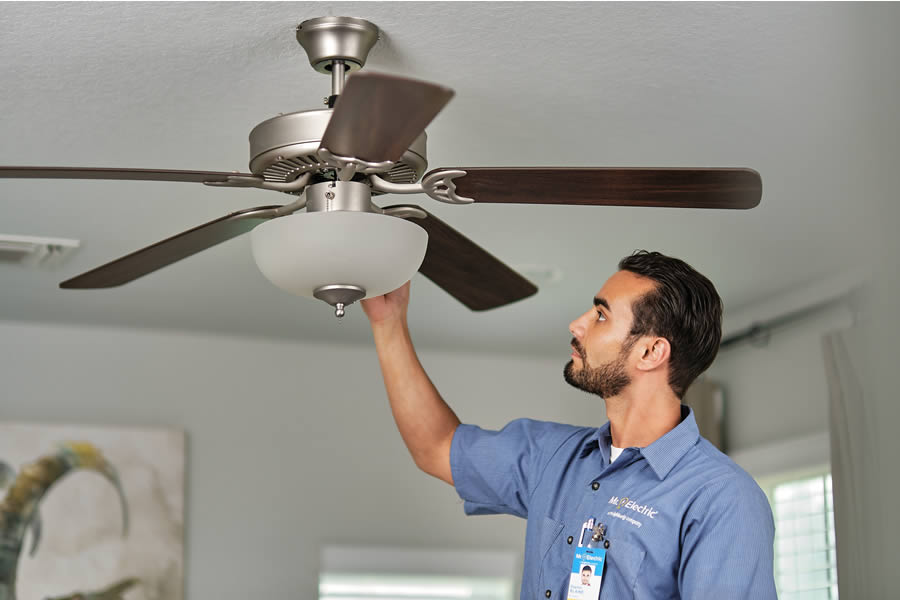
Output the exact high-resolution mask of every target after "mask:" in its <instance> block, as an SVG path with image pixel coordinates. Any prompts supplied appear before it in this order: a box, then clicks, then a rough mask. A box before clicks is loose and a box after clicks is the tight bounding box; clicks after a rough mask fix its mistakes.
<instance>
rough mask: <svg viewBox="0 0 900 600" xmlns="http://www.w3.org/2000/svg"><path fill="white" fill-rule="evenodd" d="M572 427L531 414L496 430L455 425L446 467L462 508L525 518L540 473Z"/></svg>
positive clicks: (566, 437) (468, 510)
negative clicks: (527, 417) (540, 419)
mask: <svg viewBox="0 0 900 600" xmlns="http://www.w3.org/2000/svg"><path fill="white" fill-rule="evenodd" d="M576 430H577V428H575V427H572V426H568V425H561V424H558V423H547V422H542V421H534V420H531V419H517V420H515V421H512V422H511V423H509V424H508V425H507V426H506V427H504V428H503V429H501V430H500V431H489V430H485V429H481V428H480V427H476V426H474V425H459V426H458V427H457V428H456V432H455V433H454V435H453V442H452V444H451V446H450V468H451V470H452V473H453V484H454V486H455V487H456V493H457V494H459V497H460V498H462V499H463V500H464V502H465V503H464V506H463V509H464V510H465V512H466V514H467V515H485V514H509V515H515V516H517V517H522V518H526V517H527V516H528V507H529V504H530V500H531V495H532V493H533V491H534V487H535V486H536V485H537V481H538V479H539V478H540V474H541V473H542V472H543V469H544V468H545V467H546V465H547V463H548V462H549V460H550V457H551V456H552V455H553V453H554V452H555V451H556V450H557V449H558V448H559V447H560V445H561V444H562V443H563V441H565V440H566V439H568V438H569V437H571V436H572V434H573V432H574V431H576Z"/></svg>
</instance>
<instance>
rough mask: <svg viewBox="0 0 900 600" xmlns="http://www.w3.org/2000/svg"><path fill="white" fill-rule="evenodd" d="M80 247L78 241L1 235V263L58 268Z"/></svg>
mask: <svg viewBox="0 0 900 600" xmlns="http://www.w3.org/2000/svg"><path fill="white" fill-rule="evenodd" d="M80 245H81V242H80V241H78V240H67V239H64V238H48V237H35V236H32V235H9V234H5V233H0V263H19V264H25V265H41V266H47V267H51V266H56V265H59V264H60V263H62V261H63V260H65V259H66V258H67V257H68V256H69V255H70V254H72V252H74V251H75V249H76V248H78V247H79V246H80Z"/></svg>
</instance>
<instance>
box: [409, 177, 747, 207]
mask: <svg viewBox="0 0 900 600" xmlns="http://www.w3.org/2000/svg"><path fill="white" fill-rule="evenodd" d="M452 168H453V169H459V170H462V171H465V172H466V175H464V176H461V177H457V178H455V179H454V180H453V183H454V184H455V185H456V194H457V195H459V196H463V197H467V198H473V199H474V200H475V201H476V202H501V203H507V202H508V203H521V204H588V205H602V206H668V207H680V208H753V207H754V206H756V205H757V204H759V200H760V197H761V196H762V181H761V180H760V177H759V173H757V172H756V171H754V170H753V169H740V168H737V169H727V168H709V169H688V168H660V169H653V168H617V167H611V168H601V167H596V168H575V169H567V168H553V167H550V168H545V167H536V168H530V167H510V168H481V167H473V168H469V167H452ZM444 170H446V169H444V168H441V169H435V170H433V171H431V172H430V173H428V175H431V174H432V173H434V172H436V171H444ZM428 175H426V176H425V177H428Z"/></svg>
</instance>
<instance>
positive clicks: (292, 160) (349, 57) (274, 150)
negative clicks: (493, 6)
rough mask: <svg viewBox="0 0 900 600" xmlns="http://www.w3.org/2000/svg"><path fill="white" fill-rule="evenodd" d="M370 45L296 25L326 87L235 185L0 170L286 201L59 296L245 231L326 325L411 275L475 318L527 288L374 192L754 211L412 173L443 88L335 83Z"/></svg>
mask: <svg viewBox="0 0 900 600" xmlns="http://www.w3.org/2000/svg"><path fill="white" fill-rule="evenodd" d="M377 39H378V28H377V27H376V26H375V25H374V24H372V23H370V22H368V21H365V20H363V19H357V18H352V17H321V18H316V19H310V20H307V21H304V22H302V23H301V24H300V25H299V26H298V27H297V40H298V42H299V43H300V45H301V46H302V47H303V49H304V50H305V51H306V53H307V55H308V57H309V61H310V64H311V65H312V67H313V68H314V69H315V70H316V71H318V72H320V73H323V74H327V75H330V76H331V95H330V96H329V97H328V98H327V99H326V103H327V105H328V108H325V109H316V110H306V111H300V112H294V113H290V114H282V115H279V116H277V117H274V118H271V119H268V120H267V121H263V122H262V123H260V124H259V125H257V126H256V127H255V128H254V129H253V130H252V131H251V132H250V173H239V172H230V173H228V172H211V171H179V170H152V169H112V168H79V167H16V166H0V178H44V179H114V180H142V181H175V182H192V183H202V184H205V185H209V186H221V187H253V188H260V189H265V190H272V191H277V192H283V193H287V194H290V195H292V196H295V198H294V199H293V200H292V201H291V202H289V203H287V204H284V205H273V206H259V207H255V208H248V209H245V210H241V211H237V212H234V213H231V214H229V215H226V216H224V217H221V218H219V219H216V220H214V221H210V222H209V223H205V224H203V225H200V226H198V227H195V228H193V229H190V230H188V231H185V232H182V233H179V234H177V235H175V236H172V237H170V238H168V239H165V240H162V241H160V242H157V243H156V244H153V245H151V246H148V247H146V248H142V249H140V250H138V251H136V252H133V253H131V254H128V255H126V256H123V257H121V258H119V259H117V260H114V261H112V262H109V263H107V264H104V265H102V266H100V267H97V268H95V269H92V270H90V271H87V272H85V273H82V274H81V275H78V276H76V277H74V278H72V279H69V280H67V281H64V282H62V283H61V284H60V287H62V288H81V289H84V288H105V287H114V286H118V285H122V284H124V283H127V282H129V281H132V280H134V279H137V278H139V277H142V276H144V275H147V274H148V273H151V272H153V271H155V270H157V269H159V268H162V267H164V266H166V265H169V264H172V263H174V262H176V261H178V260H181V259H183V258H186V257H188V256H190V255H192V254H195V253H197V252H199V251H201V250H205V249H207V248H210V247H212V246H214V245H216V244H219V243H221V242H224V241H226V240H229V239H231V238H233V237H236V236H238V235H241V234H243V233H246V232H248V231H251V230H252V232H253V233H252V246H253V253H254V258H255V260H256V262H257V265H258V266H259V267H260V270H261V271H262V272H263V274H264V275H265V276H266V277H268V278H269V279H270V280H271V281H272V282H273V283H275V284H276V285H278V286H279V287H282V288H283V289H286V290H288V291H291V292H293V293H295V294H299V295H303V296H311V297H315V298H319V299H320V300H324V301H325V302H327V303H329V304H331V305H332V306H334V307H335V314H336V315H337V316H338V317H340V316H343V314H344V308H345V307H346V306H347V305H349V304H352V303H353V302H355V301H357V300H359V299H361V298H364V297H367V296H376V295H379V294H383V293H386V292H388V291H390V290H392V289H395V288H397V287H399V286H400V285H402V284H403V283H404V282H405V281H407V280H408V279H409V278H410V277H411V276H412V275H413V274H414V273H415V272H416V271H419V272H421V273H422V274H423V275H425V276H426V277H428V278H429V279H431V280H432V281H433V282H434V283H436V284H437V285H438V286H440V287H441V288H443V289H444V290H445V291H446V292H448V293H449V294H450V295H452V296H453V297H455V298H456V299H457V300H459V301H460V302H462V303H463V304H464V305H466V306H467V307H469V308H470V309H472V310H486V309H490V308H495V307H499V306H503V305H506V304H509V303H511V302H515V301H517V300H521V299H522V298H526V297H528V296H531V295H532V294H534V293H535V292H536V291H537V288H536V287H535V286H534V285H533V284H532V283H531V282H529V281H528V280H527V279H525V278H524V277H523V276H522V275H520V274H519V273H517V272H515V271H514V270H512V269H511V268H509V267H508V266H506V265H505V264H503V263H502V262H501V261H500V260H498V259H497V258H495V257H494V256H492V255H491V254H489V253H488V252H486V251H485V250H483V249H482V248H480V247H479V246H478V245H476V244H475V243H474V242H473V241H471V240H470V239H469V238H467V237H465V236H464V235H463V234H461V233H459V232H458V231H456V230H454V229H453V228H451V227H450V226H449V225H447V224H446V223H444V222H443V221H441V220H439V219H437V218H436V217H435V216H434V215H432V214H430V213H428V212H427V211H426V210H424V209H423V208H421V207H419V206H416V205H411V204H399V205H393V206H386V207H379V206H377V205H375V204H374V203H373V202H372V196H373V195H379V194H411V193H424V194H426V195H428V196H429V197H431V198H433V199H435V200H438V201H441V202H446V203H450V204H470V203H473V202H482V203H510V204H514V203H524V204H557V205H560V204H561V205H607V206H657V207H684V208H730V209H747V208H753V207H754V206H756V205H757V204H759V200H760V197H761V195H762V182H761V180H760V177H759V174H758V173H757V172H756V171H754V170H752V169H746V168H696V169H693V168H600V167H598V168H559V167H549V168H543V167H503V168H485V167H453V168H439V169H433V170H431V171H430V172H428V173H425V169H426V167H427V161H426V150H425V146H426V134H425V127H426V126H427V125H428V124H429V123H430V122H431V121H432V119H434V117H435V116H436V115H437V114H438V113H439V112H440V111H441V110H442V109H443V107H444V106H445V105H446V104H447V102H448V101H449V100H450V99H451V98H452V96H453V91H452V90H450V89H449V88H446V87H443V86H441V85H436V84H433V83H428V82H424V81H417V80H413V79H407V78H402V77H397V76H392V75H386V74H379V73H359V74H354V75H353V76H352V77H349V78H346V75H347V74H348V73H351V72H354V71H358V70H359V69H361V68H362V67H363V66H364V65H365V62H366V58H367V57H368V54H369V51H370V50H371V49H372V47H373V46H374V44H375V42H376V41H377ZM345 79H346V81H345ZM303 209H305V211H304V210H303Z"/></svg>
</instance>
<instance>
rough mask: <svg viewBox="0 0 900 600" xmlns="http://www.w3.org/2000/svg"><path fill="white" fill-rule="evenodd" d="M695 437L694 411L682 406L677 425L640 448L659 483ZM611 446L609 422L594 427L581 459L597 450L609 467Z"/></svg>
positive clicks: (697, 435)
mask: <svg viewBox="0 0 900 600" xmlns="http://www.w3.org/2000/svg"><path fill="white" fill-rule="evenodd" d="M699 438H700V431H699V429H697V421H696V420H695V419H694V411H693V410H691V408H690V407H689V406H685V405H684V404H682V405H681V422H680V423H679V424H678V425H676V426H675V427H674V428H673V429H672V430H671V431H669V432H668V433H666V434H665V435H664V436H662V437H661V438H659V439H658V440H656V441H655V442H653V443H652V444H650V445H649V446H647V447H646V448H641V455H642V456H643V457H644V458H645V459H646V460H647V462H648V463H649V464H650V468H652V469H653V472H654V473H656V476H657V477H658V478H659V479H660V480H663V479H665V478H666V475H668V474H669V471H671V470H672V468H673V467H674V466H675V465H676V464H678V461H679V460H681V457H683V456H684V455H685V454H686V453H687V451H688V450H690V449H691V448H692V447H693V446H694V444H696V443H697V440H698V439H699ZM611 445H612V436H611V435H610V433H609V423H608V422H607V423H605V424H604V425H603V426H601V427H599V428H597V432H596V434H595V435H594V436H593V437H592V439H591V440H589V441H588V442H587V443H586V444H585V445H584V447H583V448H582V450H581V458H585V457H586V456H588V455H590V454H591V453H592V452H593V451H594V450H599V451H600V454H601V456H603V459H604V461H605V462H606V463H607V464H609V448H610V446H611Z"/></svg>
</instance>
